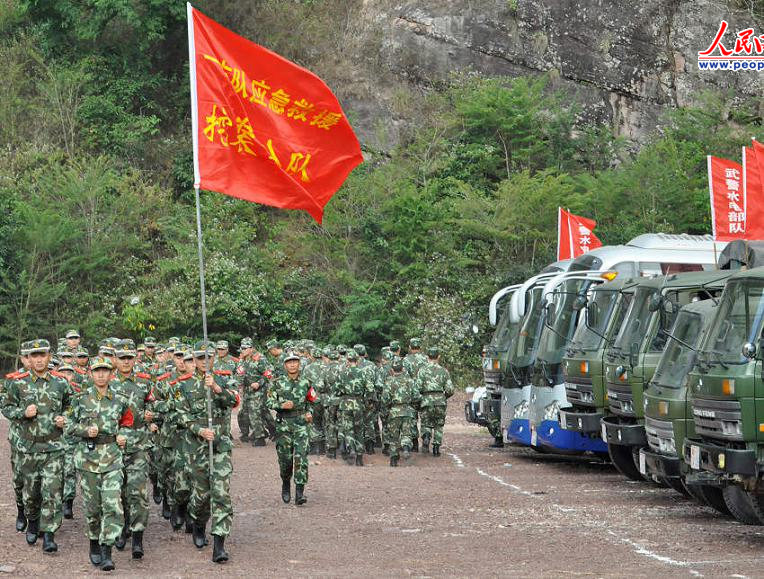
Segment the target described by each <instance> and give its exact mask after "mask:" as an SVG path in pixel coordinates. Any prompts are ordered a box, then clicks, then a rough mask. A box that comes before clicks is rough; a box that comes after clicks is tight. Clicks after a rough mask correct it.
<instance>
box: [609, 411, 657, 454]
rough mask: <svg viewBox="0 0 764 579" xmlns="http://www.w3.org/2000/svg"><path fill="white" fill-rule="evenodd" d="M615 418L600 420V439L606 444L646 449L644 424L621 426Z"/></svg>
mask: <svg viewBox="0 0 764 579" xmlns="http://www.w3.org/2000/svg"><path fill="white" fill-rule="evenodd" d="M617 420H618V419H617V418H616V417H615V416H606V417H605V418H603V419H602V438H603V440H605V441H606V442H607V443H608V444H620V445H622V446H642V447H645V448H646V447H647V435H646V434H645V425H644V424H621V423H619V422H617Z"/></svg>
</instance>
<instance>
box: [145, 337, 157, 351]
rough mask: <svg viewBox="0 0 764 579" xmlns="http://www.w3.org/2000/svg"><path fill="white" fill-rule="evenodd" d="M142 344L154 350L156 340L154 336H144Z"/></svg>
mask: <svg viewBox="0 0 764 579" xmlns="http://www.w3.org/2000/svg"><path fill="white" fill-rule="evenodd" d="M143 343H144V344H146V347H147V348H156V347H157V339H156V338H155V337H154V336H146V337H145V338H144V339H143Z"/></svg>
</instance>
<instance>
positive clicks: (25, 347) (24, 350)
mask: <svg viewBox="0 0 764 579" xmlns="http://www.w3.org/2000/svg"><path fill="white" fill-rule="evenodd" d="M31 343H32V342H21V346H20V347H19V354H20V355H22V356H26V355H27V354H29V348H31V346H30V344H31Z"/></svg>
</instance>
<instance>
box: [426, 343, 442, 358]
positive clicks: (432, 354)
mask: <svg viewBox="0 0 764 579" xmlns="http://www.w3.org/2000/svg"><path fill="white" fill-rule="evenodd" d="M438 356H440V348H438V347H437V346H430V347H429V348H427V357H428V358H437V357H438Z"/></svg>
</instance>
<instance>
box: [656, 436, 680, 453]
mask: <svg viewBox="0 0 764 579" xmlns="http://www.w3.org/2000/svg"><path fill="white" fill-rule="evenodd" d="M658 449H659V450H660V452H662V453H663V454H676V444H675V443H674V437H673V436H672V437H670V438H663V437H658Z"/></svg>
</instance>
